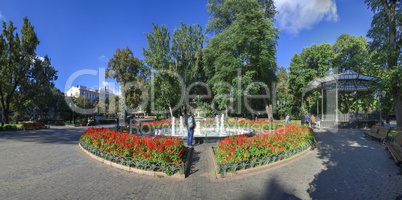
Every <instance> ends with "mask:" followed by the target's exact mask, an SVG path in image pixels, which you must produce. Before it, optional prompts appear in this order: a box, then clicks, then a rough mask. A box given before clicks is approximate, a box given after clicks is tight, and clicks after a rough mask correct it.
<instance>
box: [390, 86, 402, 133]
mask: <svg viewBox="0 0 402 200" xmlns="http://www.w3.org/2000/svg"><path fill="white" fill-rule="evenodd" d="M392 97H393V98H394V107H395V116H396V127H397V129H398V130H402V98H401V90H400V89H399V87H394V88H393V92H392Z"/></svg>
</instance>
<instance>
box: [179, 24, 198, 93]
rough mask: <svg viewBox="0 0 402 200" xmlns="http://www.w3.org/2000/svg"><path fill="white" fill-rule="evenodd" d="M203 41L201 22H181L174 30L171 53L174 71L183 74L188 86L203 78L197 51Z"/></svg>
mask: <svg viewBox="0 0 402 200" xmlns="http://www.w3.org/2000/svg"><path fill="white" fill-rule="evenodd" d="M203 42H204V36H203V34H202V28H201V26H200V25H199V24H196V25H186V24H184V23H183V22H180V28H177V29H175V30H174V32H173V39H172V47H171V53H172V58H173V61H174V66H175V69H174V71H176V72H178V73H179V74H180V75H181V77H182V78H183V81H184V84H185V85H186V86H188V85H189V84H191V83H193V82H195V81H198V80H199V79H200V78H201V77H200V76H199V71H200V70H199V66H198V65H197V64H198V63H197V59H198V57H197V55H198V54H197V53H198V52H200V51H201V50H202V45H203Z"/></svg>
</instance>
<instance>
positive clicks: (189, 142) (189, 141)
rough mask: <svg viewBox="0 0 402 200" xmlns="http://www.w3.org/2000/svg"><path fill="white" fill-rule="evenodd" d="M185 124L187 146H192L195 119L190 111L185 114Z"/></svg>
mask: <svg viewBox="0 0 402 200" xmlns="http://www.w3.org/2000/svg"><path fill="white" fill-rule="evenodd" d="M185 124H186V126H187V146H192V145H193V137H194V128H195V119H194V116H193V115H192V113H191V111H188V112H187V116H186V120H185Z"/></svg>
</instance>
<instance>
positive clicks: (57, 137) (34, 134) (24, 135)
mask: <svg viewBox="0 0 402 200" xmlns="http://www.w3.org/2000/svg"><path fill="white" fill-rule="evenodd" d="M84 130H85V128H72V127H62V128H61V127H57V128H50V129H39V130H26V131H24V130H20V131H0V140H1V139H6V140H18V141H21V142H36V143H59V144H77V143H78V140H79V138H80V135H81V134H82V133H83V132H84Z"/></svg>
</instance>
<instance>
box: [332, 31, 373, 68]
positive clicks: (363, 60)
mask: <svg viewBox="0 0 402 200" xmlns="http://www.w3.org/2000/svg"><path fill="white" fill-rule="evenodd" d="M368 45H369V42H368V41H367V39H366V38H365V37H363V36H360V37H354V36H350V35H348V34H342V35H341V36H339V37H338V38H337V39H336V42H335V44H334V45H333V49H334V51H335V58H334V60H333V65H334V67H335V68H336V69H337V70H336V71H338V72H339V73H342V72H344V71H346V70H353V71H355V72H358V73H363V72H364V71H365V69H368V68H371V66H372V65H371V59H370V57H371V56H370V53H369V51H368Z"/></svg>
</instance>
